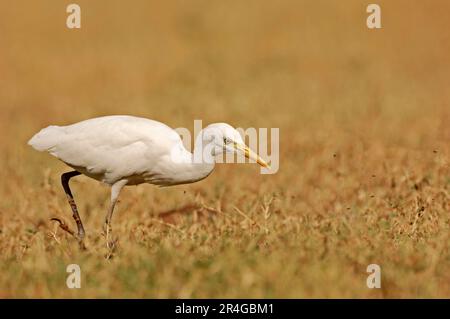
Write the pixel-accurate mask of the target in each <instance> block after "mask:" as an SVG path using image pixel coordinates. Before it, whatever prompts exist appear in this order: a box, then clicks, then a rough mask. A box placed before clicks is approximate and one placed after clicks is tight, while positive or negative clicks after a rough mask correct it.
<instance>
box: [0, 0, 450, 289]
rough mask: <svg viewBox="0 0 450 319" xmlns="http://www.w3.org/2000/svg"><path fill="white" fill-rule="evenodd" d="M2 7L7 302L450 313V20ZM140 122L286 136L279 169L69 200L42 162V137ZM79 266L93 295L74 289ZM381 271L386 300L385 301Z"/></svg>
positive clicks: (391, 5)
mask: <svg viewBox="0 0 450 319" xmlns="http://www.w3.org/2000/svg"><path fill="white" fill-rule="evenodd" d="M76 3H78V4H79V5H80V6H81V10H82V28H81V29H80V30H69V29H67V28H66V26H65V20H66V17H67V13H66V12H65V9H66V5H67V4H66V3H56V2H55V1H51V0H43V1H39V2H37V1H32V2H30V1H14V2H6V1H1V2H0V12H2V18H1V19H0V38H1V41H0V168H1V169H0V199H1V200H0V273H1V276H0V297H3V298H17V297H25V298H31V297H38V298H52V297H61V298H74V297H81V298H89V297H91V298H92V297H100V298H108V297H126V298H132V297H145V298H166V297H185V298H197V297H203V298H208V297H212V298H214V297H233V298H234V297H252V298H260V297H261V298H266V297H273V298H310V297H314V298H317V297H325V298H328V297H333V298H334V297H343V298H406V297H414V298H416V297H421V298H437V297H441V298H442V297H443V298H449V297H450V238H449V229H450V227H449V226H450V225H449V224H450V221H449V219H450V214H449V213H450V193H449V191H450V168H449V152H450V147H449V142H450V125H449V123H450V90H449V87H450V77H449V75H450V63H449V61H450V60H449V52H450V31H449V30H450V21H449V20H448V12H450V2H448V1H446V0H441V1H438V0H432V1H414V2H411V1H406V0H397V1H381V0H379V1H377V3H378V4H380V5H381V8H382V25H383V28H382V29H381V30H369V29H368V28H367V27H366V24H365V23H366V17H367V15H368V14H367V13H366V6H367V4H368V3H367V2H366V1H353V0H352V1H339V2H338V1H331V0H329V1H324V0H314V1H312V0H310V1H297V0H296V1H294V0H292V1H287V0H282V1H259V0H251V1H247V0H245V1H242V0H240V1H237V0H236V1H234V0H232V1H210V0H202V1H200V0H194V1H189V2H187V1H164V2H163V1H133V2H132V4H131V3H130V4H125V3H124V2H121V4H119V2H118V1H117V2H112V1H88V0H78V1H76ZM110 114H131V115H137V116H143V117H148V118H152V119H156V120H159V121H162V122H164V123H167V124H168V125H169V126H171V127H186V128H192V126H193V121H194V119H201V120H203V123H204V125H206V124H209V123H213V122H228V123H230V124H232V125H234V126H236V127H256V128H259V127H276V128H280V169H279V171H278V173H277V174H274V175H261V174H259V168H258V167H257V166H256V165H233V164H230V165H226V164H220V165H218V166H217V167H216V169H215V171H214V172H213V174H212V175H211V176H209V177H208V178H207V179H206V180H204V181H201V182H198V183H195V184H192V185H186V186H176V187H171V188H165V189H158V188H156V187H153V186H151V185H140V186H137V187H129V188H126V189H125V190H124V191H123V192H122V194H121V198H120V203H119V204H118V207H117V208H116V212H115V215H114V219H113V229H114V232H115V234H116V235H117V236H118V237H119V246H118V248H117V250H116V251H115V252H114V254H113V255H112V256H111V257H112V258H109V259H106V258H105V255H106V254H108V250H107V248H106V247H105V243H104V238H103V237H102V235H101V230H102V222H103V219H104V214H105V212H106V208H107V204H108V199H109V189H108V188H107V187H106V186H104V185H101V184H99V183H98V182H96V181H94V180H91V179H89V178H87V177H83V176H80V177H77V178H74V179H73V182H72V184H71V185H72V190H73V192H74V195H75V199H76V201H77V203H78V207H79V210H80V214H81V217H82V219H83V221H84V224H85V228H86V231H87V241H86V245H87V246H88V250H87V251H81V250H80V249H78V246H77V243H76V242H75V241H74V240H73V239H72V238H71V237H69V236H68V235H66V234H65V233H63V232H62V231H61V230H59V229H58V228H57V226H56V225H55V224H54V223H52V222H50V221H49V219H50V218H52V217H59V218H62V219H64V220H65V221H66V222H67V223H70V224H71V225H72V227H73V221H72V218H71V213H70V207H69V205H68V204H67V202H66V198H65V195H64V192H63V190H62V188H61V186H60V182H59V181H60V175H61V174H62V173H63V172H66V171H68V170H69V169H68V168H67V167H66V166H65V165H64V164H62V163H61V162H59V161H58V160H56V159H55V158H53V157H51V156H50V155H48V154H43V153H38V152H36V151H34V150H33V149H32V148H31V147H29V146H28V145H26V142H27V140H28V139H29V138H30V137H31V136H32V135H33V134H34V133H36V132H37V131H38V130H39V129H41V128H42V127H45V126H47V125H50V124H60V125H64V124H69V123H74V122H77V121H80V120H83V119H86V118H90V117H95V116H101V115H110ZM73 263H76V264H79V265H80V267H81V273H82V287H81V289H68V288H67V287H66V277H67V275H68V274H67V273H66V266H67V265H68V264H73ZM372 263H375V264H378V265H380V266H381V271H382V287H381V289H368V288H367V286H366V278H367V276H368V274H367V273H366V267H367V265H369V264H372Z"/></svg>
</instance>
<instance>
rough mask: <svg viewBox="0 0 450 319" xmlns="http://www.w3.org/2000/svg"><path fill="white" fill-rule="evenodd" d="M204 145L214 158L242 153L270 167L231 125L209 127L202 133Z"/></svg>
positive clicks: (215, 124)
mask: <svg viewBox="0 0 450 319" xmlns="http://www.w3.org/2000/svg"><path fill="white" fill-rule="evenodd" d="M202 134H203V136H202V140H203V145H205V144H206V148H208V150H207V152H208V153H210V154H211V155H212V156H217V155H222V154H224V153H225V154H226V153H241V154H243V155H244V156H245V157H246V158H249V159H252V160H254V161H256V162H257V163H258V164H259V165H261V166H263V167H269V165H268V164H267V163H266V162H265V161H264V160H263V159H262V158H261V157H260V156H259V155H258V154H256V153H255V152H254V151H252V150H251V149H250V148H249V147H248V146H247V145H245V143H244V141H243V140H242V137H241V134H239V132H238V131H237V130H236V129H235V128H234V127H232V126H231V125H229V124H226V123H214V124H211V125H208V126H207V127H206V128H205V129H204V130H203V132H202ZM209 150H210V151H209Z"/></svg>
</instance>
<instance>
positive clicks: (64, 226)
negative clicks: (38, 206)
mask: <svg viewBox="0 0 450 319" xmlns="http://www.w3.org/2000/svg"><path fill="white" fill-rule="evenodd" d="M50 220H51V221H55V222H58V224H59V228H61V229H62V230H64V231H65V232H67V233H69V234H70V235H71V236H73V237H74V238H75V239H76V240H77V241H78V244H79V245H80V248H81V249H82V250H85V249H86V245H85V244H84V242H83V238H84V232H83V233H78V234H75V232H74V231H73V230H71V229H70V228H69V226H67V224H66V223H64V222H63V221H62V220H61V219H59V218H56V217H54V218H50Z"/></svg>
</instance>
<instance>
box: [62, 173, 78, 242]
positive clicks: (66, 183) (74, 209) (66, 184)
mask: <svg viewBox="0 0 450 319" xmlns="http://www.w3.org/2000/svg"><path fill="white" fill-rule="evenodd" d="M78 175H81V173H80V172H77V171H73V172H68V173H64V174H62V175H61V184H62V186H63V188H64V192H66V195H67V200H68V201H69V204H70V207H71V208H72V213H73V219H75V222H76V223H77V228H78V234H77V236H76V237H77V238H78V240H79V241H82V240H83V238H84V228H83V223H82V222H81V218H80V215H78V209H77V205H76V204H75V200H74V199H73V195H72V192H71V191H70V187H69V180H70V179H71V178H72V177H74V176H78ZM60 225H64V224H62V223H61V222H60ZM66 228H68V227H67V226H66ZM63 229H64V228H63ZM64 230H66V229H64ZM66 231H67V230H66ZM69 233H72V235H74V234H73V232H70V231H69Z"/></svg>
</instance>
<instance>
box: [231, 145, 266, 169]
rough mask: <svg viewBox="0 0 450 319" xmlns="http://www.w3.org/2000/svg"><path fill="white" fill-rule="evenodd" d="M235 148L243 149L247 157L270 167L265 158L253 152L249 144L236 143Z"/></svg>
mask: <svg viewBox="0 0 450 319" xmlns="http://www.w3.org/2000/svg"><path fill="white" fill-rule="evenodd" d="M234 148H235V149H237V150H240V151H242V152H243V153H244V156H245V157H246V158H249V159H251V160H254V161H256V163H258V164H259V165H261V166H262V167H266V168H269V167H270V166H269V164H267V163H266V161H265V160H263V159H262V158H261V157H260V156H259V155H258V154H256V153H255V152H253V151H252V150H251V149H250V148H248V146H247V145H245V144H237V143H234Z"/></svg>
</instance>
